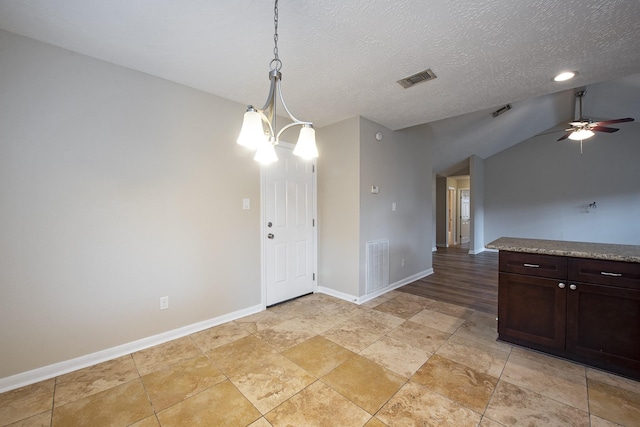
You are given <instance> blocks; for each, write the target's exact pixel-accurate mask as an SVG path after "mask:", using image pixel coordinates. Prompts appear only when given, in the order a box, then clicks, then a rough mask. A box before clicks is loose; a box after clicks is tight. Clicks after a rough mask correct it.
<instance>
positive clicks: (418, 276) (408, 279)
mask: <svg viewBox="0 0 640 427" xmlns="http://www.w3.org/2000/svg"><path fill="white" fill-rule="evenodd" d="M432 274H433V268H430V269H428V270H424V271H421V272H420V273H417V274H414V275H413V276H409V277H405V278H404V279H401V280H398V281H397V282H395V283H392V284H390V285H389V286H386V287H385V288H382V289H379V290H377V291H376V292H372V293H370V294H367V295H364V296H361V297H360V298H358V302H357V303H358V304H364V303H365V302H367V301H370V300H372V299H374V298H377V297H379V296H380V295H383V294H386V293H387V292H390V291H392V290H394V289H398V288H400V287H402V286H404V285H408V284H409V283H413V282H415V281H416V280H420V279H422V278H424V277H427V276H430V275H432Z"/></svg>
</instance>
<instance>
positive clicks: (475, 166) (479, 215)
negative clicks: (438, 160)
mask: <svg viewBox="0 0 640 427" xmlns="http://www.w3.org/2000/svg"><path fill="white" fill-rule="evenodd" d="M469 174H470V185H471V192H470V193H471V200H470V201H471V236H470V237H471V240H470V241H469V253H470V254H477V253H480V252H482V251H484V245H485V242H484V226H485V225H484V218H485V210H484V205H485V201H484V198H485V194H486V193H485V184H484V160H482V159H481V158H480V157H478V156H475V155H474V156H471V157H469Z"/></svg>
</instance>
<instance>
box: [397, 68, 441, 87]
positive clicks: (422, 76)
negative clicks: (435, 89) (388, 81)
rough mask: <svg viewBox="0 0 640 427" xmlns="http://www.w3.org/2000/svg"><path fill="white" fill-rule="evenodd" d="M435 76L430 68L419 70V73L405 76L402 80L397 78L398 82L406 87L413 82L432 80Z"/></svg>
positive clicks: (413, 83)
mask: <svg viewBox="0 0 640 427" xmlns="http://www.w3.org/2000/svg"><path fill="white" fill-rule="evenodd" d="M435 78H436V75H435V74H434V73H433V71H431V70H430V69H427V70H424V71H420V72H419V73H417V74H414V75H412V76H409V77H405V78H404V79H402V80H398V83H400V84H401V85H402V87H404V88H405V89H406V88H408V87H411V86H413V85H415V84H418V83H422V82H426V81H429V80H433V79H435Z"/></svg>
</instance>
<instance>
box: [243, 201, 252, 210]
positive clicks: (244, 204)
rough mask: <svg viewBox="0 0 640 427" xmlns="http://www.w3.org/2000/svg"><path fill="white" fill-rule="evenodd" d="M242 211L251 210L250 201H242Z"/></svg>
mask: <svg viewBox="0 0 640 427" xmlns="http://www.w3.org/2000/svg"><path fill="white" fill-rule="evenodd" d="M242 209H244V210H247V209H251V199H242Z"/></svg>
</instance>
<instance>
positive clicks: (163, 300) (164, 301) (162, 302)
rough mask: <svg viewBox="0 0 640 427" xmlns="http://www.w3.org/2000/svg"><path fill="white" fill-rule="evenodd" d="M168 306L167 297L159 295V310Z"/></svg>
mask: <svg viewBox="0 0 640 427" xmlns="http://www.w3.org/2000/svg"><path fill="white" fill-rule="evenodd" d="M167 308H169V297H160V310H166V309H167Z"/></svg>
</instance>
